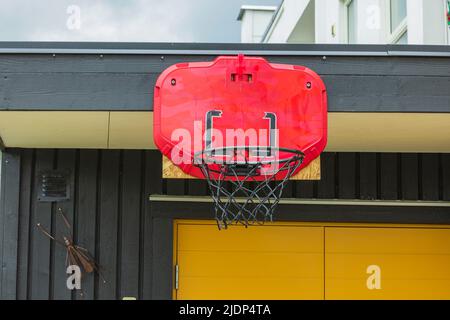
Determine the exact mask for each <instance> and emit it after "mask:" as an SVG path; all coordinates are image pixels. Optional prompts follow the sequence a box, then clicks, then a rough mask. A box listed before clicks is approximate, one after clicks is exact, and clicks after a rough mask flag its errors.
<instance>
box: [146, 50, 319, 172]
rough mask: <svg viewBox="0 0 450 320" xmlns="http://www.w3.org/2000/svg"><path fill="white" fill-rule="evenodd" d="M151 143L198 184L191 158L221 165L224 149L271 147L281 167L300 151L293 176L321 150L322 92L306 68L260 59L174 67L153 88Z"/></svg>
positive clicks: (227, 59) (229, 59) (228, 59)
mask: <svg viewBox="0 0 450 320" xmlns="http://www.w3.org/2000/svg"><path fill="white" fill-rule="evenodd" d="M255 134H256V138H255ZM154 139H155V143H156V145H157V147H158V148H159V149H160V150H161V151H162V153H163V154H164V155H166V156H167V157H168V158H169V159H171V160H172V161H173V162H174V163H175V164H176V165H178V166H179V167H180V168H181V169H182V170H183V171H184V172H185V173H187V174H189V175H192V176H195V177H198V178H204V174H203V173H202V171H201V170H200V169H199V167H198V166H196V165H195V164H194V163H193V159H194V156H195V154H198V153H199V152H200V153H201V152H202V150H210V149H214V150H221V152H222V153H223V154H221V155H222V159H225V160H226V159H228V158H227V154H226V152H225V151H224V150H225V149H226V148H228V147H230V146H234V147H236V146H239V147H246V148H247V147H250V148H254V147H257V148H261V147H274V148H277V149H276V150H279V151H277V152H276V156H277V157H278V158H280V159H281V160H283V158H287V157H291V156H292V153H290V152H289V150H298V151H301V152H303V153H304V159H303V162H302V163H301V166H299V167H298V168H296V169H295V170H296V172H298V171H299V170H301V169H302V168H303V167H305V166H307V165H308V164H309V163H310V162H311V161H312V160H313V159H315V158H316V157H317V156H319V155H320V153H321V152H322V151H323V149H324V148H325V145H326V141H327V95H326V89H325V85H324V83H323V82H322V80H321V79H320V77H319V76H318V75H317V74H316V73H315V72H313V71H312V70H310V69H308V68H305V67H302V66H294V65H284V64H273V63H268V62H267V61H266V60H265V59H263V58H260V57H244V56H242V55H239V56H221V57H218V58H217V59H215V60H214V61H212V62H194V63H180V64H176V65H174V66H171V67H169V68H168V69H166V70H165V71H164V72H163V73H162V74H161V75H160V77H159V78H158V80H157V83H156V86H155V93H154ZM274 150H275V149H274ZM286 150H287V151H286ZM246 151H248V149H246ZM247 153H248V152H247ZM250 154H252V150H250ZM214 156H215V157H217V154H215V155H214ZM228 156H229V154H228ZM247 156H248V154H247V155H246V156H244V157H247ZM253 156H257V155H255V154H254V151H253ZM246 160H249V158H246ZM250 161H251V160H250ZM211 166H213V164H212V165H211ZM294 174H295V173H294ZM261 175H263V174H262V173H261ZM277 177H278V176H277ZM279 178H280V179H282V178H283V177H282V176H280V177H279ZM261 179H264V177H261Z"/></svg>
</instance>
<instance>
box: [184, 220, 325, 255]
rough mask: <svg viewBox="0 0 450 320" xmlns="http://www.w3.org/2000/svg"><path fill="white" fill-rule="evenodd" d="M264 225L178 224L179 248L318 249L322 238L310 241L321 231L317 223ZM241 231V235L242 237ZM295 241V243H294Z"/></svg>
mask: <svg viewBox="0 0 450 320" xmlns="http://www.w3.org/2000/svg"><path fill="white" fill-rule="evenodd" d="M296 230H300V229H299V227H298V226H280V225H264V226H250V227H248V228H245V227H243V226H230V227H229V228H228V229H227V230H219V229H218V228H217V226H216V225H208V224H203V225H188V224H180V225H178V231H177V232H178V237H179V239H183V241H179V243H178V248H179V250H180V251H184V250H197V251H205V250H206V251H215V252H218V251H229V250H233V251H252V252H253V251H276V252H291V251H292V250H297V251H301V252H303V251H313V252H314V251H322V250H323V242H320V243H319V242H317V241H311V242H310V239H315V238H316V237H317V236H318V235H321V234H322V232H323V231H322V228H321V227H308V228H305V227H302V228H301V232H296ZM243 233H245V238H242V236H243ZM294 245H295V246H294Z"/></svg>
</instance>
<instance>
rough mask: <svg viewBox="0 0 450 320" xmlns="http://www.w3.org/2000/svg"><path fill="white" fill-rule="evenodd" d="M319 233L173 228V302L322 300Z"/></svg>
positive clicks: (312, 230)
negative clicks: (176, 274)
mask: <svg viewBox="0 0 450 320" xmlns="http://www.w3.org/2000/svg"><path fill="white" fill-rule="evenodd" d="M323 240H324V237H323V227H299V226H288V225H266V226H258V227H249V228H245V227H242V226H232V227H230V228H229V229H228V230H221V231H219V230H218V229H217V226H216V225H213V224H211V225H209V224H181V223H180V224H178V225H177V264H178V272H179V278H178V284H179V287H178V290H177V291H176V298H177V299H323V288H324V282H323V281H324V275H323V264H324V260H323V257H324V251H323V249H324V246H323V244H324V242H323Z"/></svg>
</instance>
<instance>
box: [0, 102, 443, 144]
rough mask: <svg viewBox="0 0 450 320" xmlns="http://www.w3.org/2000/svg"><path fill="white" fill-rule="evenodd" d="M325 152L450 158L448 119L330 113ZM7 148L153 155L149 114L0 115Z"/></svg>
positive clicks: (434, 115) (0, 132) (421, 115)
mask: <svg viewBox="0 0 450 320" xmlns="http://www.w3.org/2000/svg"><path fill="white" fill-rule="evenodd" d="M328 120H329V124H328V145H327V148H326V151H329V152H435V153H450V113H329V114H328ZM0 137H1V138H2V140H3V143H4V144H5V146H6V147H21V148H98V149H107V148H110V149H155V145H154V143H153V112H150V111H147V112H145V111H143V112H122V111H120V112H119V111H118V112H115V111H111V112H109V111H0Z"/></svg>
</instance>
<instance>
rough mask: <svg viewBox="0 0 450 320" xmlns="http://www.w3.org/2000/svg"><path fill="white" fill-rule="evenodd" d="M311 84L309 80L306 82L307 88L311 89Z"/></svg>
mask: <svg viewBox="0 0 450 320" xmlns="http://www.w3.org/2000/svg"><path fill="white" fill-rule="evenodd" d="M311 86H312V85H311V82H309V81H308V82H307V83H306V88H308V89H311Z"/></svg>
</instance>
